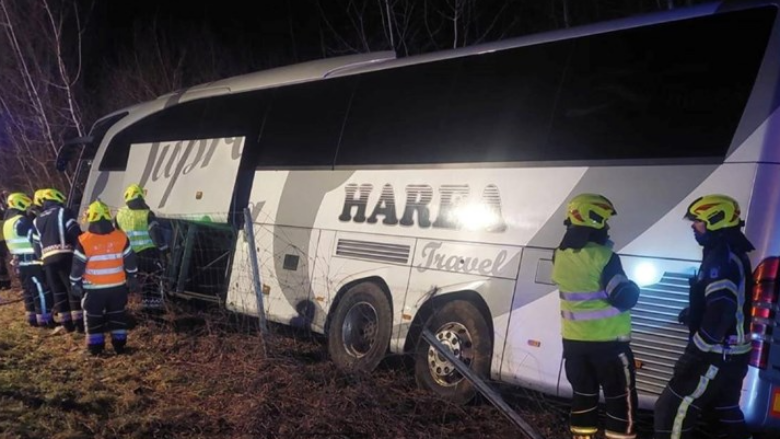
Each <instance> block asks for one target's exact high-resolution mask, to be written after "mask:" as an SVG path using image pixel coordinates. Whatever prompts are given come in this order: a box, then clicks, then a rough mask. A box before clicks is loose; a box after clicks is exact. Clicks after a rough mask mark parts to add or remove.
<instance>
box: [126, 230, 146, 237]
mask: <svg viewBox="0 0 780 439" xmlns="http://www.w3.org/2000/svg"><path fill="white" fill-rule="evenodd" d="M125 234H126V235H127V237H128V238H134V237H137V236H144V235H148V234H149V232H144V231H139V230H129V231H127V232H125Z"/></svg>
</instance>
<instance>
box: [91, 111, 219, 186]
mask: <svg viewBox="0 0 780 439" xmlns="http://www.w3.org/2000/svg"><path fill="white" fill-rule="evenodd" d="M207 103H208V100H198V101H192V102H185V103H183V104H179V105H176V106H173V107H171V108H169V109H165V110H163V111H160V112H158V113H154V114H152V115H150V116H148V117H146V118H144V119H142V120H140V121H139V122H137V123H135V124H133V125H131V126H130V127H129V128H127V129H125V130H124V131H122V132H120V133H119V134H117V135H116V136H114V138H113V139H111V143H110V144H109V145H108V148H107V149H106V152H105V154H104V155H103V160H102V161H101V162H100V170H101V171H123V170H125V169H127V160H128V157H129V154H130V145H131V144H132V143H143V142H159V141H163V140H184V139H198V138H199V137H198V135H199V130H200V127H201V126H202V123H203V121H204V118H203V116H204V113H205V109H206V105H207Z"/></svg>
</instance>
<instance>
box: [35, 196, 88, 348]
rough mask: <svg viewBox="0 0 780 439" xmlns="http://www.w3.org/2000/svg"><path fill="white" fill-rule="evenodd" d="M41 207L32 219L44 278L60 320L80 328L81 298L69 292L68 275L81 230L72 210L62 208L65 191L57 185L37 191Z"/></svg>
mask: <svg viewBox="0 0 780 439" xmlns="http://www.w3.org/2000/svg"><path fill="white" fill-rule="evenodd" d="M40 199H41V201H42V204H43V208H42V211H41V212H40V214H38V216H37V217H36V218H35V220H33V225H34V228H33V236H32V238H33V245H35V246H40V252H41V255H40V257H41V260H42V261H43V270H44V272H45V273H46V282H47V283H48V285H49V288H50V289H51V290H52V293H53V294H54V308H55V310H57V316H58V318H59V321H60V323H61V324H62V326H63V327H64V328H65V330H66V331H68V332H73V331H74V330H77V331H78V332H80V333H83V332H84V319H83V316H82V312H81V301H80V300H79V298H78V297H76V296H74V295H72V294H71V291H70V282H69V281H68V275H69V273H70V268H71V264H72V263H73V249H74V248H76V244H77V243H78V237H79V235H80V234H81V228H80V227H79V225H78V223H77V222H76V219H75V218H74V216H73V213H72V212H71V211H70V209H68V208H66V207H65V206H64V205H63V203H64V202H65V195H63V194H62V192H60V191H58V190H57V189H46V190H44V191H43V193H42V194H41V195H40Z"/></svg>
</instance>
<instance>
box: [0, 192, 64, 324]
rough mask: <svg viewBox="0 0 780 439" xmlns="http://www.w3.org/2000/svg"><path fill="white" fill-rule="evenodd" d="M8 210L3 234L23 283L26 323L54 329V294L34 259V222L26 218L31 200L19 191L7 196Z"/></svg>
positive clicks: (38, 261) (38, 263)
mask: <svg viewBox="0 0 780 439" xmlns="http://www.w3.org/2000/svg"><path fill="white" fill-rule="evenodd" d="M7 202H8V210H7V211H6V214H5V224H4V225H3V234H4V235H5V237H6V242H7V244H8V250H9V252H10V253H11V255H12V256H13V260H14V266H15V267H17V268H18V270H19V281H20V283H21V284H22V294H23V297H24V309H25V313H26V316H27V322H28V323H29V324H30V325H31V326H44V327H50V326H52V323H53V321H52V314H51V307H52V305H53V301H52V297H51V292H50V291H49V289H48V288H47V286H46V282H45V281H44V275H43V269H42V268H41V261H40V259H38V258H37V257H36V256H35V251H34V250H33V245H32V242H31V236H32V228H33V224H32V220H31V219H30V218H29V217H28V216H27V209H29V208H30V206H31V205H32V200H30V197H28V196H27V195H25V194H23V193H21V192H16V193H13V194H11V195H9V196H8V201H7Z"/></svg>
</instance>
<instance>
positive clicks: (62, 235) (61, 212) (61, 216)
mask: <svg viewBox="0 0 780 439" xmlns="http://www.w3.org/2000/svg"><path fill="white" fill-rule="evenodd" d="M64 217H65V209H62V208H60V210H59V212H57V229H59V231H60V244H61V245H65V227H64V225H63V224H62V222H63V220H64Z"/></svg>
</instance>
